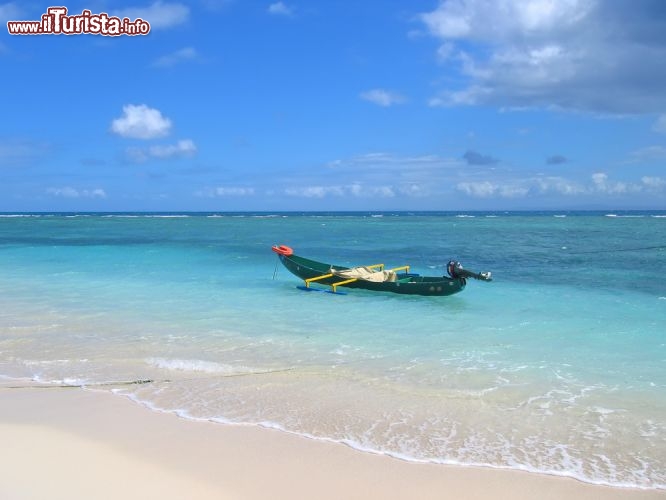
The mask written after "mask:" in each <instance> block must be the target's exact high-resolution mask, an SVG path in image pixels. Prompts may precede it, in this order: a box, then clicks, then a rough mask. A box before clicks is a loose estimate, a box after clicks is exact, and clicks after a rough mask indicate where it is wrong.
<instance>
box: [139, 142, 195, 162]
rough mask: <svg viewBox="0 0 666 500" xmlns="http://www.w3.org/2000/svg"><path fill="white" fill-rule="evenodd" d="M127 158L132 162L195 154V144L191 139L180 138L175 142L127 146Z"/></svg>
mask: <svg viewBox="0 0 666 500" xmlns="http://www.w3.org/2000/svg"><path fill="white" fill-rule="evenodd" d="M126 153H127V157H128V159H129V160H130V161H131V162H133V163H144V162H146V161H148V160H149V159H151V158H158V159H160V160H168V159H170V158H182V157H187V156H194V155H196V154H197V146H196V145H195V144H194V141H192V140H191V139H182V140H180V141H178V142H176V143H175V144H162V145H154V146H150V147H149V148H127V150H126Z"/></svg>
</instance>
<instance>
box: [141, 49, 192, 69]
mask: <svg viewBox="0 0 666 500" xmlns="http://www.w3.org/2000/svg"><path fill="white" fill-rule="evenodd" d="M198 59H199V54H198V53H197V51H196V50H195V49H194V48H193V47H185V48H184V49H180V50H177V51H175V52H172V53H171V54H167V55H165V56H162V57H160V58H158V59H156V60H155V61H154V62H153V64H152V65H153V67H155V68H171V67H173V66H176V65H177V64H180V63H184V62H188V61H196V60H198Z"/></svg>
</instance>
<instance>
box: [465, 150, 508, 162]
mask: <svg viewBox="0 0 666 500" xmlns="http://www.w3.org/2000/svg"><path fill="white" fill-rule="evenodd" d="M463 158H464V159H465V161H467V164H468V165H494V164H495V163H498V162H499V160H498V159H497V158H493V157H492V156H489V155H482V154H481V153H477V152H476V151H471V150H467V151H466V152H465V154H464V155H463Z"/></svg>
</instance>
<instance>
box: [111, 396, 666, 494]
mask: <svg viewBox="0 0 666 500" xmlns="http://www.w3.org/2000/svg"><path fill="white" fill-rule="evenodd" d="M112 392H113V393H114V394H117V395H120V396H123V397H126V398H128V399H130V400H131V401H133V402H135V403H137V404H139V405H141V406H144V407H146V408H148V409H150V410H152V411H155V412H158V413H167V414H173V415H176V416H178V417H180V418H182V419H185V420H191V421H195V422H212V423H215V424H220V425H233V426H245V427H258V428H264V429H271V430H276V431H279V432H284V433H286V434H291V435H294V436H298V437H301V438H305V439H310V440H313V441H319V442H325V443H334V444H342V445H345V446H348V447H350V448H352V449H354V450H357V451H360V452H364V453H372V454H374V455H382V456H387V457H392V458H396V459H398V460H403V461H405V462H411V463H419V464H436V465H452V466H461V467H480V468H486V469H497V470H519V471H523V472H530V473H536V474H546V475H550V476H557V477H568V478H572V479H576V480H578V481H581V482H584V483H588V484H595V485H600V486H611V487H615V488H618V487H619V488H634V489H640V490H662V489H666V484H663V483H659V482H657V483H652V482H649V481H643V479H646V480H647V478H644V477H642V476H641V475H640V473H639V474H638V475H637V476H636V475H635V476H634V477H635V481H622V480H615V481H614V480H612V479H607V478H605V477H595V476H594V475H590V474H589V473H586V472H585V471H583V470H582V469H581V465H582V463H580V461H579V460H577V459H575V458H574V457H572V456H571V455H570V454H569V451H570V450H569V449H568V447H567V446H565V445H561V444H554V445H553V448H552V449H551V452H552V455H553V456H560V457H561V459H562V465H566V466H567V469H559V468H557V469H556V468H553V467H549V466H548V465H546V464H542V465H541V466H534V465H530V464H525V463H521V461H519V460H517V459H511V458H509V457H505V458H507V459H508V462H509V463H507V464H495V463H490V462H484V461H482V460H481V461H476V460H461V459H456V458H420V457H417V456H414V455H413V454H411V453H409V452H407V451H402V452H401V451H394V450H388V449H384V448H383V447H380V446H377V445H376V444H374V443H370V442H367V443H366V442H363V441H362V439H353V438H351V437H344V438H342V437H341V438H333V437H329V436H322V435H315V434H312V433H309V432H307V431H296V430H292V429H289V428H288V427H286V426H285V425H283V424H281V423H279V422H275V421H270V420H260V421H244V420H235V419H230V418H226V417H223V416H215V417H197V416H194V415H192V414H191V413H190V412H189V411H188V410H187V409H184V408H172V409H168V408H163V407H161V406H158V405H157V404H155V403H153V402H151V401H148V400H146V399H143V398H140V397H139V396H137V395H136V394H133V393H131V392H127V391H126V390H124V389H114V390H112ZM610 412H612V410H606V409H604V408H599V413H600V414H609V413H610ZM598 458H599V459H600V460H601V461H602V462H603V461H605V460H607V457H605V456H603V455H598ZM636 472H637V473H638V472H639V471H636Z"/></svg>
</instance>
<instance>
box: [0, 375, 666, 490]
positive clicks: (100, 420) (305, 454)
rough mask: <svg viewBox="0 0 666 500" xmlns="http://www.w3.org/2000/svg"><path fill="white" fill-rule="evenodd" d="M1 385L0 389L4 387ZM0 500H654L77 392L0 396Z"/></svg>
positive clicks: (12, 392) (13, 392)
mask: <svg viewBox="0 0 666 500" xmlns="http://www.w3.org/2000/svg"><path fill="white" fill-rule="evenodd" d="M5 385H6V384H5ZM0 440H1V442H2V443H3V446H2V449H3V452H2V454H0V470H2V478H1V479H0V498H2V499H7V500H10V499H11V500H23V499H26V500H27V499H31V500H34V499H49V500H56V499H69V500H71V499H90V498H95V499H118V498H123V499H164V500H168V499H174V500H175V499H183V498H188V499H226V498H230V499H232V498H233V499H264V498H273V499H275V498H285V499H286V498H290V499H300V498H302V499H306V498H319V499H327V498H330V499H339V498H347V499H352V498H359V499H361V498H363V499H367V498H381V499H403V498H410V499H414V498H418V499H428V498H433V499H435V498H437V499H441V498H457V499H483V498H494V499H514V500H515V499H533V498H541V499H561V498H568V499H657V498H666V491H655V490H633V489H621V488H608V487H604V486H595V485H591V484H585V483H582V482H579V481H576V480H573V479H568V478H560V477H551V476H544V475H538V474H531V473H525V472H519V471H507V470H493V469H486V468H474V467H453V466H450V467H449V466H441V465H432V464H414V463H408V462H404V461H401V460H397V459H393V458H390V457H386V456H379V455H373V454H369V453H362V452H359V451H356V450H353V449H351V448H348V447H346V446H344V445H340V444H334V443H327V442H320V441H314V440H310V439H306V438H302V437H299V436H295V435H290V434H287V433H284V432H280V431H275V430H270V429H263V428H258V427H253V426H231V425H222V424H216V423H209V422H195V421H189V420H185V419H182V418H179V417H177V416H176V415H173V414H164V413H157V412H154V411H151V410H150V409H148V408H145V407H141V406H140V405H138V404H136V403H134V402H132V401H130V400H128V399H126V398H123V397H119V396H115V395H112V394H109V393H104V392H94V391H89V390H82V389H60V388H53V389H41V388H37V389H36V388H24V389H9V388H6V387H3V388H0Z"/></svg>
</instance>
